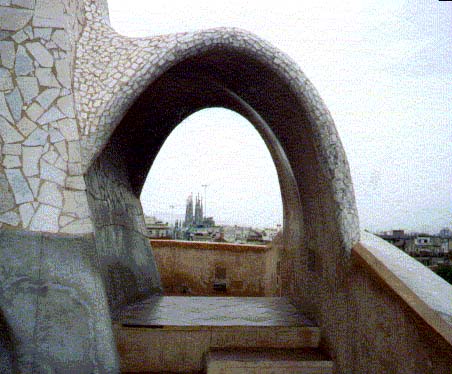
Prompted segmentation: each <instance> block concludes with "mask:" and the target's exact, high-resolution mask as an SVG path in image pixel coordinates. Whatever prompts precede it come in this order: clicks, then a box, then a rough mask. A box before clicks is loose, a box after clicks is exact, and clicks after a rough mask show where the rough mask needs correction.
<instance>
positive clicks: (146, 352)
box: [114, 296, 320, 373]
mask: <svg viewBox="0 0 452 374" xmlns="http://www.w3.org/2000/svg"><path fill="white" fill-rule="evenodd" d="M114 332H115V337H116V342H117V347H118V352H119V355H120V359H121V369H122V371H124V372H146V371H171V372H184V373H186V372H196V371H200V370H202V369H203V357H204V356H205V355H206V354H207V352H209V351H210V350H212V349H226V348H315V347H317V346H318V343H319V340H320V331H319V329H318V327H316V326H315V325H314V324H313V323H312V322H311V321H309V320H308V319H306V317H304V316H303V315H302V314H300V313H299V312H297V311H296V309H295V308H294V307H293V306H292V305H291V304H290V303H289V302H288V301H287V300H285V299H281V298H255V297H250V298H246V297H245V298H235V297H182V296H175V297H154V298H151V299H149V300H146V301H143V302H141V303H138V304H135V305H133V306H130V307H128V308H126V309H124V310H123V311H122V313H120V315H118V316H117V317H116V318H115V323H114Z"/></svg>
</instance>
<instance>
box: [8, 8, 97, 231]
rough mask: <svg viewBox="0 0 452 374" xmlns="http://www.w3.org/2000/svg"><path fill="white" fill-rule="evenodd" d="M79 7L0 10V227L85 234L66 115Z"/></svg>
mask: <svg viewBox="0 0 452 374" xmlns="http://www.w3.org/2000/svg"><path fill="white" fill-rule="evenodd" d="M83 25H84V17H83V12H82V4H80V3H79V2H77V1H60V0H36V1H34V0H13V1H9V0H8V1H2V2H0V28H1V31H0V39H1V40H0V51H1V52H0V59H1V67H0V148H1V158H0V160H1V165H0V195H1V196H2V198H1V200H0V227H1V226H5V227H11V228H23V229H28V230H30V231H42V232H53V233H56V232H61V233H69V234H84V233H89V232H91V231H92V225H91V221H90V218H89V209H88V205H87V201H86V195H85V192H84V190H85V183H84V180H83V176H82V165H81V153H80V135H79V129H78V125H77V119H76V113H75V109H74V95H73V88H72V76H73V74H72V71H73V68H74V67H73V66H74V55H75V41H76V40H77V39H78V37H79V35H80V32H81V30H82V28H83Z"/></svg>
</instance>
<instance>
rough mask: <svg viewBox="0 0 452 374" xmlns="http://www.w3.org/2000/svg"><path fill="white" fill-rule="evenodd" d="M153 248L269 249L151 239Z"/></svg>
mask: <svg viewBox="0 0 452 374" xmlns="http://www.w3.org/2000/svg"><path fill="white" fill-rule="evenodd" d="M151 245H152V247H153V248H162V247H165V248H168V249H172V248H174V249H203V250H211V251H217V250H221V251H230V252H243V251H253V252H265V251H269V250H270V249H271V247H270V246H267V245H257V244H236V243H212V242H196V241H188V240H168V239H151Z"/></svg>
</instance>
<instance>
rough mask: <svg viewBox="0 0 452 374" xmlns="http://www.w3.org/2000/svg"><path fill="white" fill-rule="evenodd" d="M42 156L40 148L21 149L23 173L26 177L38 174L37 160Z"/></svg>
mask: <svg viewBox="0 0 452 374" xmlns="http://www.w3.org/2000/svg"><path fill="white" fill-rule="evenodd" d="M41 155H42V147H23V148H22V157H23V161H24V164H23V172H24V175H26V176H33V175H38V174H39V159H40V157H41Z"/></svg>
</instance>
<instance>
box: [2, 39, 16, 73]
mask: <svg viewBox="0 0 452 374" xmlns="http://www.w3.org/2000/svg"><path fill="white" fill-rule="evenodd" d="M15 54H16V52H15V50H14V43H13V42H9V41H2V42H0V59H1V64H2V65H3V66H4V67H5V68H8V69H12V68H13V67H14V59H15Z"/></svg>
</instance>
